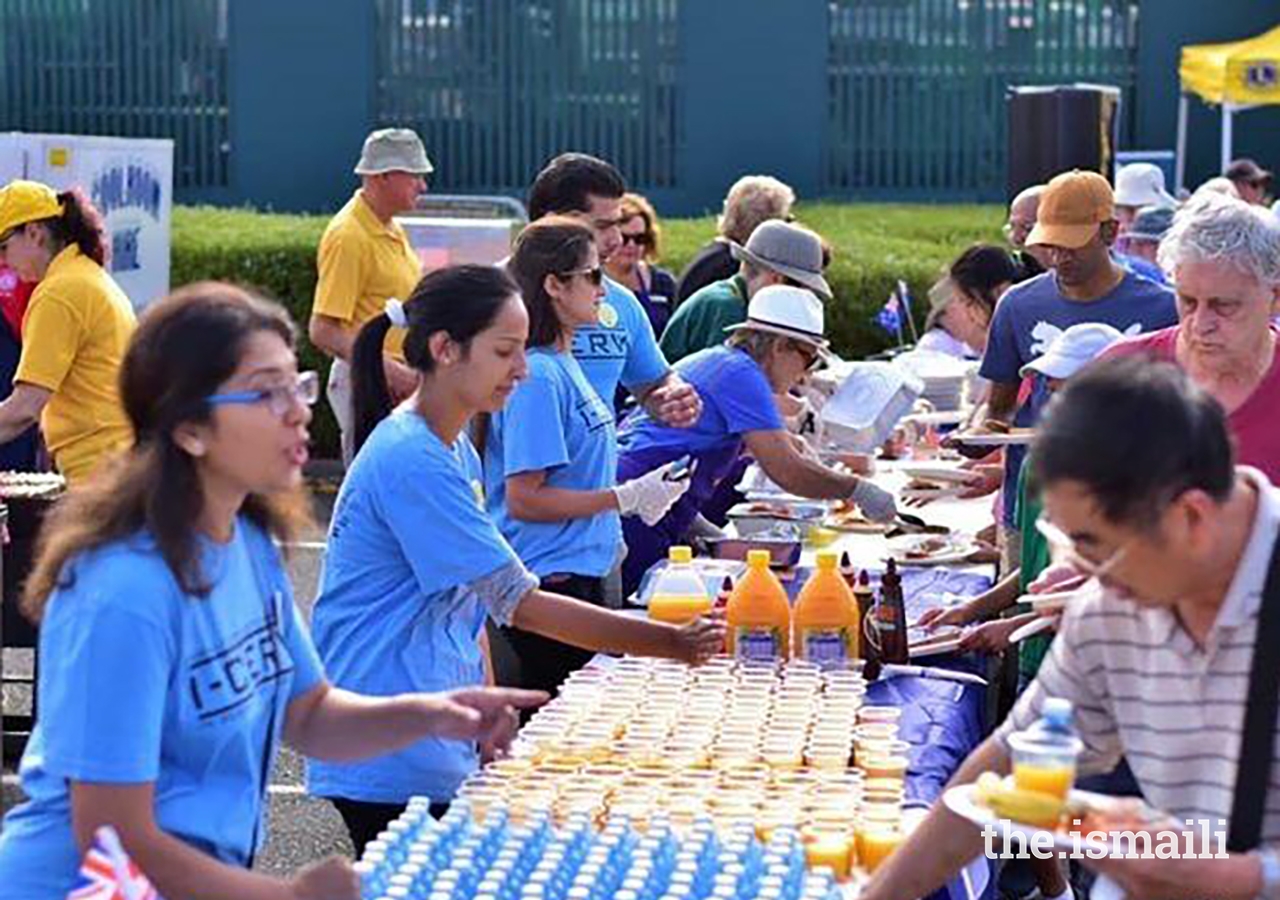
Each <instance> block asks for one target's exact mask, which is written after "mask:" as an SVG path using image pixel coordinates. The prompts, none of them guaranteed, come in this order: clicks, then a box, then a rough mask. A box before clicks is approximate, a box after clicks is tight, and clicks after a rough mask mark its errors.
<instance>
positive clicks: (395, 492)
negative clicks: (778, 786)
mask: <svg viewBox="0 0 1280 900" xmlns="http://www.w3.org/2000/svg"><path fill="white" fill-rule="evenodd" d="M393 322H395V323H396V324H397V325H398V326H399V327H407V329H408V332H407V334H406V335H405V341H404V355H405V360H406V361H407V362H408V363H409V365H410V366H412V367H413V368H414V369H416V370H417V371H418V372H419V373H420V375H421V383H420V384H419V386H418V389H417V391H416V392H415V393H414V394H413V395H412V396H411V397H410V398H409V399H408V400H406V401H405V402H404V403H403V404H401V405H400V406H399V407H398V408H397V409H395V410H392V407H391V399H390V396H389V395H388V393H387V390H386V377H385V374H384V372H383V367H382V346H383V341H384V339H385V337H386V334H387V332H388V330H389V329H390V327H391V325H392V323H393ZM528 339H529V315H528V313H527V312H526V310H525V306H524V303H522V302H521V299H520V294H519V292H518V289H517V287H516V285H515V284H514V283H513V282H512V281H511V279H510V277H509V276H508V275H507V274H506V273H505V272H503V271H502V270H500V269H496V268H493V267H490V266H458V267H454V268H447V269H440V270H437V271H435V272H432V273H430V274H428V275H426V276H425V277H424V278H423V279H422V281H421V282H419V284H418V286H417V287H416V288H415V289H414V292H413V295H412V296H411V297H410V298H409V300H408V301H407V302H406V303H404V304H403V305H401V304H399V303H397V302H394V301H393V302H390V303H388V310H387V312H386V313H385V314H383V315H381V316H377V317H376V318H374V319H372V320H371V321H370V322H368V323H367V324H366V325H365V326H364V328H363V329H362V330H361V332H360V336H359V337H358V338H357V340H356V345H355V353H354V362H353V365H352V387H353V399H354V412H355V441H356V450H357V452H356V456H355V459H354V461H353V462H352V465H351V468H350V470H349V471H348V472H347V477H346V480H345V481H344V482H343V485H342V490H341V491H340V492H339V494H338V500H337V504H336V506H335V509H334V515H333V521H332V524H331V525H330V531H329V545H328V553H327V556H326V559H325V568H324V574H323V576H322V580H321V585H320V597H319V599H318V600H317V601H316V607H315V612H314V615H313V618H312V628H313V630H314V633H315V639H316V646H317V648H318V649H319V651H320V655H321V658H322V659H323V660H324V664H325V667H326V669H327V670H328V672H329V673H330V675H331V676H332V678H333V679H334V682H335V683H336V684H338V685H341V686H343V687H346V688H350V689H353V690H359V691H364V692H368V693H373V694H392V695H394V694H398V693H401V692H403V691H412V690H426V689H430V690H444V689H447V688H449V687H452V686H454V685H459V684H470V683H474V682H476V681H479V680H481V679H484V678H485V677H486V675H489V677H491V673H489V672H487V671H486V669H487V666H488V659H487V654H486V649H487V648H486V646H485V620H486V618H492V619H493V620H494V621H495V622H498V623H499V624H503V625H511V624H515V625H517V626H519V627H520V628H522V629H524V630H526V631H530V632H534V633H537V634H540V635H543V636H546V637H552V638H556V639H558V640H562V641H567V642H572V643H573V644H575V645H577V646H580V647H586V648H590V649H592V650H611V651H622V652H627V653H633V654H638V655H647V656H667V657H674V658H678V659H684V660H689V661H697V660H701V659H705V658H706V657H708V656H710V655H711V654H713V653H715V652H716V651H717V650H718V648H719V647H720V646H721V643H722V641H723V628H722V626H720V625H718V624H713V623H710V622H700V623H694V624H692V625H689V626H686V627H684V628H673V627H671V626H668V625H662V624H660V623H656V622H648V621H644V620H636V619H631V618H628V617H626V616H622V615H619V614H617V613H614V612H610V611H608V610H604V609H600V608H597V607H595V606H592V605H590V604H587V603H581V602H578V601H577V600H573V599H570V598H568V597H565V596H562V595H560V594H553V593H549V592H546V591H542V590H539V580H538V578H537V577H536V575H535V574H533V573H531V572H530V571H529V569H527V568H526V567H525V564H524V563H523V562H521V559H520V557H519V556H518V555H517V554H516V552H515V551H513V550H512V548H511V545H510V544H509V543H508V542H507V540H506V539H505V538H504V537H503V535H502V533H501V531H500V530H499V529H498V527H497V525H496V524H495V523H494V521H493V520H492V519H491V518H490V516H489V514H488V513H487V512H486V511H485V502H484V486H483V476H482V474H481V469H480V460H479V457H478V455H477V453H476V451H475V449H474V447H473V446H472V443H471V440H470V439H469V437H468V435H467V433H466V429H467V426H468V424H469V422H470V421H471V419H472V418H473V417H475V416H476V415H477V414H478V413H487V414H493V413H496V412H498V411H499V410H501V409H502V407H503V406H504V405H505V404H506V403H507V402H508V399H509V398H510V397H511V395H512V394H513V393H514V392H515V391H516V389H517V385H518V384H519V382H520V381H522V380H523V379H524V378H525V377H526V375H527V374H528V372H529V366H528V364H527V363H526V358H525V342H526V341H527V340H528ZM428 686H430V687H428ZM480 749H481V750H482V749H483V748H480ZM480 757H481V753H479V752H477V748H476V747H475V745H474V744H469V743H464V742H462V741H442V740H423V741H419V742H417V743H415V744H414V745H412V746H411V747H407V748H405V749H404V750H403V751H401V752H400V753H397V754H394V755H393V756H389V757H386V758H384V759H381V760H373V761H370V762H368V763H363V764H359V765H330V764H315V765H311V766H309V768H308V773H307V781H308V787H309V789H310V791H311V792H312V793H313V794H316V795H319V796H322V797H327V798H330V799H332V800H333V801H334V802H335V805H336V806H337V808H338V811H339V812H340V813H341V814H342V816H343V819H344V820H345V821H346V823H347V827H348V829H349V830H350V832H351V835H352V840H353V841H354V842H355V844H356V846H357V847H361V846H363V844H364V843H365V842H366V841H367V840H368V839H369V837H371V836H372V835H375V834H376V833H377V832H378V831H379V830H381V828H382V827H383V826H384V825H385V823H386V822H387V821H388V820H389V819H391V818H394V816H395V815H396V814H397V813H398V812H399V810H400V809H401V808H403V806H404V804H405V803H406V802H407V801H408V799H409V798H410V797H411V796H414V795H415V794H420V795H426V796H428V797H429V798H430V799H431V800H432V801H434V802H435V803H436V804H441V805H442V804H447V803H448V802H449V801H450V800H451V799H452V798H453V795H454V792H455V791H456V790H457V788H458V786H459V785H460V784H461V783H462V781H463V779H465V778H466V777H467V776H468V775H469V774H470V773H471V772H473V771H475V769H476V767H477V766H478V765H479V762H480ZM437 809H438V808H437Z"/></svg>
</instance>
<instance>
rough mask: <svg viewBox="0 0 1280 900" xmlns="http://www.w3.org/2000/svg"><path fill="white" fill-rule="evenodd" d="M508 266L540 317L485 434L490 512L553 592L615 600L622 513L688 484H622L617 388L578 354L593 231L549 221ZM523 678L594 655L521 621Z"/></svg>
mask: <svg viewBox="0 0 1280 900" xmlns="http://www.w3.org/2000/svg"><path fill="white" fill-rule="evenodd" d="M507 270H508V271H509V272H510V273H511V275H512V276H513V277H514V278H515V280H516V284H517V285H518V286H519V287H520V294H521V296H522V297H523V299H524V304H525V308H526V310H527V311H528V315H529V342H528V345H527V346H528V350H529V352H528V365H529V373H528V375H527V377H526V378H524V380H522V381H521V382H520V384H519V385H518V386H517V387H516V389H515V391H513V392H512V394H511V399H510V400H508V401H507V404H506V406H505V407H503V409H502V410H501V411H500V412H497V413H494V415H493V416H492V418H491V420H490V421H489V423H488V427H487V430H486V431H485V433H484V463H485V465H484V468H485V493H486V499H487V503H488V509H489V514H490V515H491V516H492V517H493V520H494V521H495V522H496V523H497V525H498V528H499V529H500V530H501V531H502V534H503V536H504V537H505V538H506V539H507V541H508V542H509V543H510V544H511V548H512V549H513V550H515V552H516V554H517V555H518V556H519V557H520V559H522V560H523V561H524V564H525V565H526V566H528V567H529V570H530V571H531V572H533V574H535V575H537V576H538V578H539V579H541V580H542V583H543V584H544V585H546V586H547V587H549V588H551V589H552V590H555V591H557V592H558V593H561V594H567V595H569V596H571V597H577V598H578V599H580V600H585V601H587V602H588V603H594V604H596V605H602V604H603V602H604V580H605V576H607V575H608V574H609V572H610V571H611V570H612V569H613V567H614V566H615V565H616V564H617V562H618V559H619V558H620V556H621V550H622V526H621V515H620V513H621V514H629V513H632V512H642V513H643V514H647V515H648V518H649V520H650V521H657V520H658V519H660V518H662V516H663V515H665V514H666V512H667V510H668V509H669V508H670V507H671V504H673V503H674V502H675V501H676V500H678V499H679V498H680V496H681V495H682V494H683V493H684V492H685V490H686V489H687V488H688V480H687V479H680V480H671V479H667V478H665V477H664V476H665V475H666V472H667V470H663V471H659V472H653V473H651V474H649V475H647V476H645V477H644V478H642V479H640V480H638V481H636V482H633V483H630V484H624V485H617V486H616V487H615V484H614V482H615V477H616V474H617V467H618V459H617V435H616V433H615V431H614V419H613V407H612V405H611V404H610V402H609V401H610V400H611V398H605V397H600V396H599V395H597V394H596V391H595V389H594V388H593V387H592V386H591V383H590V382H589V381H587V378H586V376H585V375H584V374H583V373H582V369H581V367H580V366H579V364H578V361H577V359H575V358H574V355H573V351H572V347H573V337H574V333H575V332H576V331H577V329H578V328H580V327H582V326H585V325H592V324H595V323H596V321H597V320H598V318H599V315H600V310H601V308H602V307H601V298H602V297H603V296H604V288H603V287H602V283H603V276H602V272H601V268H600V256H599V253H598V252H597V251H596V244H595V238H594V237H593V235H592V233H591V231H590V229H588V228H586V227H585V226H584V225H581V224H580V223H578V222H575V221H574V220H572V219H567V218H562V217H554V216H553V217H550V218H546V219H542V220H539V221H537V222H535V223H533V224H532V225H530V226H529V227H527V228H526V229H525V230H524V231H523V232H521V234H520V237H519V239H518V240H517V241H516V245H515V250H514V252H513V253H512V255H511V260H510V261H509V262H508V263H507ZM504 633H505V635H506V637H507V640H508V641H509V642H510V644H511V647H512V649H513V650H514V651H515V654H516V656H517V657H518V658H519V661H520V684H521V685H522V686H524V687H538V688H539V689H541V690H548V691H551V690H555V688H556V687H557V686H558V685H559V684H560V683H561V682H563V681H564V679H565V677H566V676H567V675H568V674H569V673H570V672H572V671H573V670H575V669H579V668H581V667H582V666H584V665H586V663H587V661H588V660H589V659H590V658H591V656H590V653H589V652H587V651H584V650H581V649H579V648H576V647H570V646H567V645H565V644H562V643H560V642H559V641H554V640H549V639H547V638H545V637H542V636H541V635H537V634H531V633H529V632H526V631H524V630H523V629H520V628H509V629H506V631H505V632H504Z"/></svg>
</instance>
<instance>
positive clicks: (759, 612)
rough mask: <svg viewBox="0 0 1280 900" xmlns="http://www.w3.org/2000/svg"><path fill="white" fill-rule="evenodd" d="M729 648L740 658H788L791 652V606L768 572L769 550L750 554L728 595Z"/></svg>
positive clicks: (775, 580)
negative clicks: (742, 573)
mask: <svg viewBox="0 0 1280 900" xmlns="http://www.w3.org/2000/svg"><path fill="white" fill-rule="evenodd" d="M725 614H726V616H727V618H728V626H729V631H728V648H727V649H728V651H729V654H730V655H731V656H736V657H737V658H738V659H748V660H751V659H755V660H772V659H786V658H787V657H788V656H789V655H790V653H791V605H790V604H789V603H788V602H787V592H786V591H785V590H784V589H783V587H782V582H780V581H778V579H777V577H776V576H775V575H774V574H773V573H772V572H770V571H769V551H768V550H751V551H749V552H748V553H747V571H746V574H744V575H743V576H742V578H741V579H739V581H738V584H737V586H736V587H734V589H733V596H731V597H730V598H729V607H728V609H727V610H726V613H725Z"/></svg>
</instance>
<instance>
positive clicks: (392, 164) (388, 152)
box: [356, 128, 435, 175]
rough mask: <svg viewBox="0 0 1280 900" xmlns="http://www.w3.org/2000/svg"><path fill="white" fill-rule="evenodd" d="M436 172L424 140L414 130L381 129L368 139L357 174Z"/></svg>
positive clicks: (418, 173)
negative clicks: (423, 142) (428, 156)
mask: <svg viewBox="0 0 1280 900" xmlns="http://www.w3.org/2000/svg"><path fill="white" fill-rule="evenodd" d="M434 171H435V166H433V165H431V160H429V159H427V151H426V148H425V147H423V146H422V140H421V139H420V138H419V137H418V135H417V134H416V133H415V132H414V131H413V130H412V129H410V128H380V129H378V130H377V131H374V132H372V133H371V134H370V135H369V136H368V137H367V138H365V139H364V150H363V151H361V153H360V161H359V162H358V163H356V174H357V175H382V174H384V173H386V172H411V173H413V174H414V175H427V174H429V173H431V172H434Z"/></svg>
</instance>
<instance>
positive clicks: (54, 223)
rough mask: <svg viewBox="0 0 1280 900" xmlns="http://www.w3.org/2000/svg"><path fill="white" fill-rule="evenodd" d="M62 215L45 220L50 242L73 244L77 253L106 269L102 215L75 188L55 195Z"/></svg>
mask: <svg viewBox="0 0 1280 900" xmlns="http://www.w3.org/2000/svg"><path fill="white" fill-rule="evenodd" d="M58 202H59V203H61V204H62V206H63V210H64V212H63V213H62V215H61V216H59V217H58V218H56V219H46V220H45V223H46V224H47V225H48V226H49V231H50V232H52V233H53V237H54V240H56V241H57V242H58V243H60V244H62V245H63V246H64V247H65V246H70V245H71V244H75V245H76V246H77V247H79V248H80V252H81V253H83V254H84V255H85V256H87V257H89V258H90V259H91V260H93V261H94V262H96V263H97V264H98V265H100V266H106V264H107V259H108V258H109V255H110V254H109V253H108V252H107V238H106V234H107V230H106V226H105V225H103V222H102V215H101V213H99V212H98V209H97V207H95V206H94V205H93V203H91V202H90V201H89V198H88V197H86V196H85V195H84V192H83V191H82V190H80V189H79V188H72V189H71V190H69V191H63V192H62V193H61V194H59V195H58Z"/></svg>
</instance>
